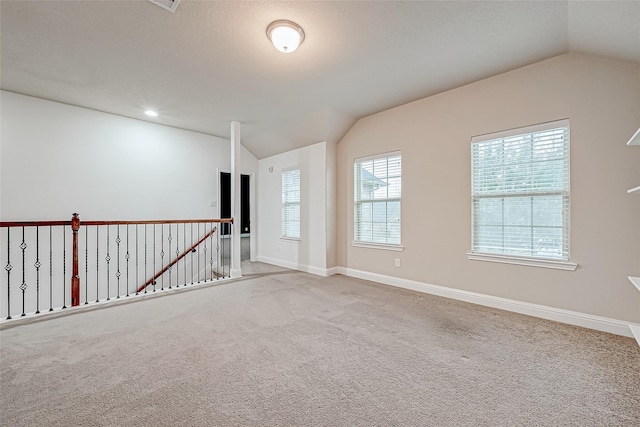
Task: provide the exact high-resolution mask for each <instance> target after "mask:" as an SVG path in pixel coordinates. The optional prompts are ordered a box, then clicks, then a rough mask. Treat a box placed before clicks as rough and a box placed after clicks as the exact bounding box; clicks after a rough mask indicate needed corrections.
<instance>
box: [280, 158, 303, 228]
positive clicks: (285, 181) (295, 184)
mask: <svg viewBox="0 0 640 427" xmlns="http://www.w3.org/2000/svg"><path fill="white" fill-rule="evenodd" d="M282 237H284V238H289V239H299V238H300V169H299V168H293V169H285V170H283V171H282Z"/></svg>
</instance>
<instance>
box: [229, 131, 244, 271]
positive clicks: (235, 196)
mask: <svg viewBox="0 0 640 427" xmlns="http://www.w3.org/2000/svg"><path fill="white" fill-rule="evenodd" d="M231 218H233V225H232V226H231V272H230V275H231V277H241V276H242V268H241V266H240V122H235V121H233V122H231Z"/></svg>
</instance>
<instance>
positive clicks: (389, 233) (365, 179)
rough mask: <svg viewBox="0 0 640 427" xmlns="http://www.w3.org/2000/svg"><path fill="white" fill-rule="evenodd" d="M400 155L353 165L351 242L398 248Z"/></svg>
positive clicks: (376, 158)
mask: <svg viewBox="0 0 640 427" xmlns="http://www.w3.org/2000/svg"><path fill="white" fill-rule="evenodd" d="M401 177H402V158H401V155H400V152H395V153H387V154H383V155H380V156H373V157H367V158H362V159H356V160H355V162H354V199H355V206H354V241H356V242H368V243H382V244H390V245H400V242H401V240H400V236H401V233H400V232H401V230H400V199H401V196H402V180H401Z"/></svg>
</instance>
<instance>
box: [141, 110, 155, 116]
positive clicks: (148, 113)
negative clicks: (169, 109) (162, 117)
mask: <svg viewBox="0 0 640 427" xmlns="http://www.w3.org/2000/svg"><path fill="white" fill-rule="evenodd" d="M144 113H145V114H146V115H147V116H150V117H158V113H156V112H155V111H153V110H147V111H145V112H144Z"/></svg>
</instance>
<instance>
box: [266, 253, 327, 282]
mask: <svg viewBox="0 0 640 427" xmlns="http://www.w3.org/2000/svg"><path fill="white" fill-rule="evenodd" d="M258 261H259V262H264V263H266V264H271V265H277V266H278V267H284V268H289V269H291V270H298V271H304V272H305V273H311V274H315V275H316V276H322V277H327V276H332V275H334V274H338V267H332V268H329V269H327V268H320V267H314V266H312V265H304V264H298V263H295V262H291V261H285V260H282V259H276V258H269V257H264V256H258Z"/></svg>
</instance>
